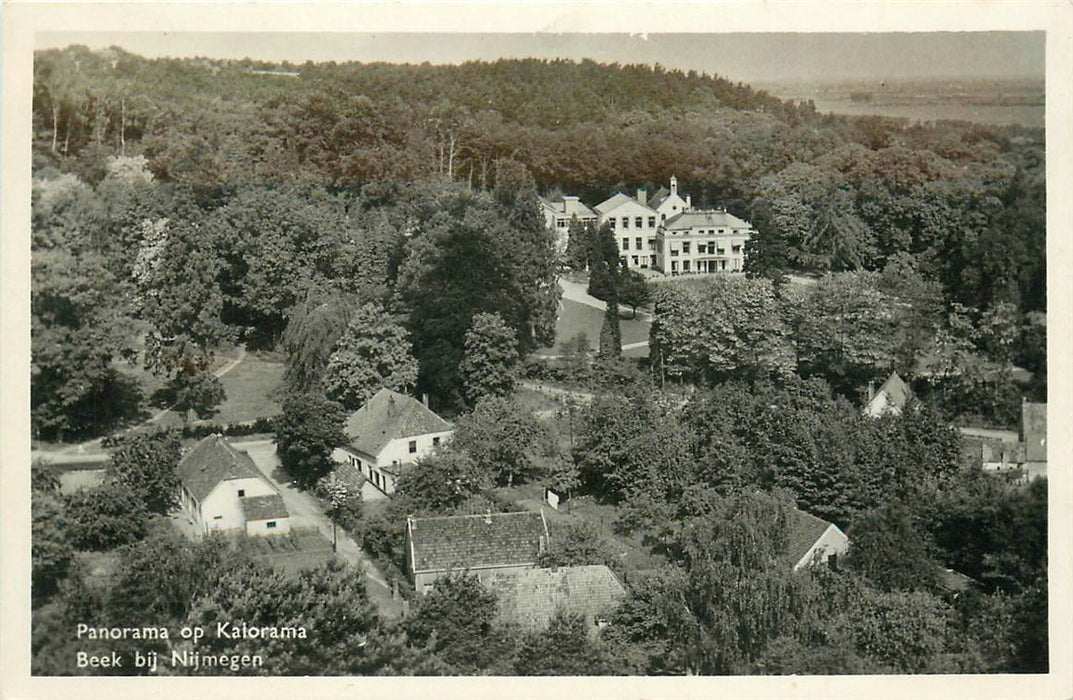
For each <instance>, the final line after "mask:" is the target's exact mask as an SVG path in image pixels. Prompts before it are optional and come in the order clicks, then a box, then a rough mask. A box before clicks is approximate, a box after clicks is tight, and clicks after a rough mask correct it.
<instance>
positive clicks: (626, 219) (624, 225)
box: [622, 216, 630, 228]
mask: <svg viewBox="0 0 1073 700" xmlns="http://www.w3.org/2000/svg"><path fill="white" fill-rule="evenodd" d="M629 227H630V217H628V216H624V217H622V228H629Z"/></svg>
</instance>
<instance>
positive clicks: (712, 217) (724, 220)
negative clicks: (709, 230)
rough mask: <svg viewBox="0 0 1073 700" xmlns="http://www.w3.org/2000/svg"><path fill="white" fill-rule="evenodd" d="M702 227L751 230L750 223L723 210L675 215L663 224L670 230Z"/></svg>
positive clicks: (698, 210)
mask: <svg viewBox="0 0 1073 700" xmlns="http://www.w3.org/2000/svg"><path fill="white" fill-rule="evenodd" d="M700 226H712V227H722V228H745V229H747V228H750V226H749V222H747V221H743V220H742V219H739V218H738V217H736V216H734V215H733V214H731V213H729V212H727V211H725V210H722V209H719V210H716V209H691V210H690V211H684V212H681V213H680V214H675V215H674V216H672V217H670V218H669V219H667V221H665V222H664V223H663V228H665V229H668V230H671V229H691V228H697V227H700Z"/></svg>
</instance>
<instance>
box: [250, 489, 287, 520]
mask: <svg viewBox="0 0 1073 700" xmlns="http://www.w3.org/2000/svg"><path fill="white" fill-rule="evenodd" d="M239 501H240V502H241V503H242V516H243V517H244V518H245V519H246V520H269V519H272V518H287V517H290V513H289V512H288V511H287V506H286V504H284V503H283V497H282V496H280V495H279V494H278V493H274V494H271V495H269V496H245V497H243V498H240V499H239Z"/></svg>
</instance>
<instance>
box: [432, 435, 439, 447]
mask: <svg viewBox="0 0 1073 700" xmlns="http://www.w3.org/2000/svg"><path fill="white" fill-rule="evenodd" d="M432 446H433V447H439V446H440V439H439V438H438V437H434V438H432Z"/></svg>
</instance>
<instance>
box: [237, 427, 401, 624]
mask: <svg viewBox="0 0 1073 700" xmlns="http://www.w3.org/2000/svg"><path fill="white" fill-rule="evenodd" d="M231 444H232V446H233V447H235V448H236V449H239V450H242V451H244V452H246V453H247V454H249V456H250V457H251V458H252V459H253V462H254V464H256V465H257V468H258V469H259V470H260V471H261V473H262V474H264V475H265V478H266V479H268V481H269V482H270V483H272V484H273V485H274V486H275V487H276V488H277V489H279V492H280V495H281V496H283V502H284V503H285V504H286V505H287V510H288V511H289V512H290V515H291V525H292V526H294V527H316V528H317V529H319V530H320V531H321V532H322V533H323V534H324V536H325V537H327V538H328V541H329V542H330V541H331V539H332V523H331V520H329V518H328V516H326V515H325V514H324V511H323V509H322V508H321V505H320V502H319V501H317V499H316V498H314V497H313V496H311V495H309V494H308V493H305V492H304V491H299V490H298V489H297V488H295V487H294V486H293V485H292V484H291V483H290V482H289V481H282V480H281V479H280V478H279V477H280V472H281V469H282V468H281V467H280V463H279V457H277V456H276V443H275V442H273V441H271V440H252V441H249V442H234V443H231ZM336 538H337V548H336V555H337V556H338V557H339V558H340V559H343V560H344V561H347V562H350V563H351V564H353V565H354V566H356V567H358V568H360V569H361V570H362V571H364V572H365V576H366V589H367V591H368V593H369V598H370V599H372V600H373V601H374V602H375V603H376V604H377V607H379V609H380V612H381V613H382V614H383V615H384V616H385V617H391V618H397V617H400V616H401V614H402V602H401V601H397V600H394V599H392V596H391V586H390V584H389V583H388V581H387V580H386V579H385V578H384V575H383V574H382V573H380V571H379V570H378V569H377V568H376V566H375V565H374V564H373V563H372V562H371V561H369V560H368V559H367V558H366V556H365V553H364V552H363V551H362V549H361V547H360V546H359V545H358V544H357V543H356V542H355V541H354V540H353V539H351V538H350V537H349V536H348V535H347V534H346V533H345V532H343V531H342V530H338V529H337V530H336Z"/></svg>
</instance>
